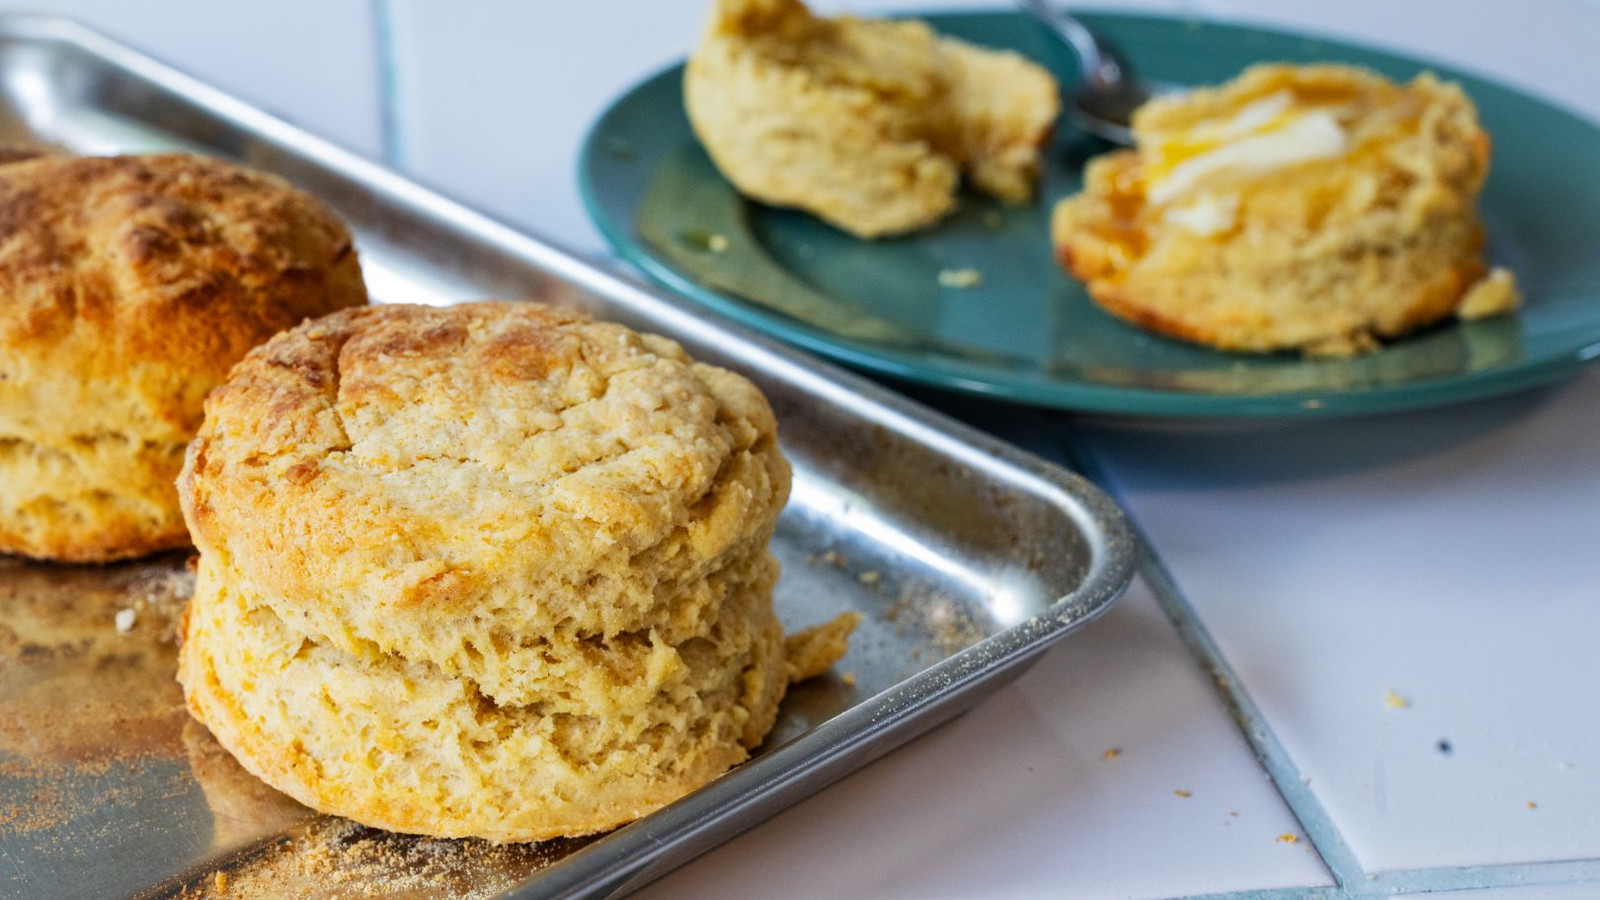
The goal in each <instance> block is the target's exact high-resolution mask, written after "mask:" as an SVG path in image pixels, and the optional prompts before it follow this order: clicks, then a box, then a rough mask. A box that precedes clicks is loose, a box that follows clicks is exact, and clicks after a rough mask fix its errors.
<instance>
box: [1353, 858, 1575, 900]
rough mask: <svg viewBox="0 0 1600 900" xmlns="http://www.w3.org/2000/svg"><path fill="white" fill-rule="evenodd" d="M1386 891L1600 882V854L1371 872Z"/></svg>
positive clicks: (1425, 891)
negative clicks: (1587, 857) (1536, 860)
mask: <svg viewBox="0 0 1600 900" xmlns="http://www.w3.org/2000/svg"><path fill="white" fill-rule="evenodd" d="M1369 877H1370V878H1371V879H1372V884H1374V885H1375V886H1378V887H1380V888H1381V889H1382V890H1383V891H1384V893H1386V894H1418V893H1434V892H1443V891H1471V890H1478V889H1486V888H1497V887H1537V886H1549V885H1557V884H1593V883H1596V882H1600V858H1593V859H1564V860H1544V861H1541V862H1525V863H1488V864H1485V865H1476V866H1438V867H1435V868H1429V869H1390V870H1386V871H1383V872H1377V873H1374V874H1373V875H1371V876H1369Z"/></svg>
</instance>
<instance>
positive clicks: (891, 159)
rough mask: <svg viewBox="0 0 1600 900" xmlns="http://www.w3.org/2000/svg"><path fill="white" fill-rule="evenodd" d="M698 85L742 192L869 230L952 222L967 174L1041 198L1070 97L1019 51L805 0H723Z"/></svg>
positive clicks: (692, 67) (694, 63) (714, 145)
mask: <svg viewBox="0 0 1600 900" xmlns="http://www.w3.org/2000/svg"><path fill="white" fill-rule="evenodd" d="M684 97H685V102H686V105H687V108H688V112H689V118H690V121H691V122H692V123H693V125H694V130H695V133H696V134H697V135H699V137H700V140H701V141H702V142H703V143H704V144H705V146H706V149H707V151H708V152H709V153H710V154H711V157H712V159H713V160H715V161H716V164H717V167H718V168H719V169H721V170H722V172H723V174H724V175H726V176H727V177H728V180H730V181H732V182H733V183H734V185H735V186H736V187H738V189H739V191H740V192H741V193H743V194H745V195H746V196H749V197H752V198H755V199H757V200H761V201H763V202H766V203H772V204H776V205H779V206H794V207H798V208H800V209H804V210H807V211H809V212H812V213H815V214H816V215H818V216H820V217H822V218H823V219H826V220H827V221H829V222H831V223H833V224H834V225H837V226H839V227H840V228H843V229H845V230H847V231H850V232H851V233H853V234H856V235H858V236H860V237H869V238H870V237H878V236H882V235H891V234H898V233H901V232H906V231H911V230H914V229H917V228H922V227H925V226H928V225H931V224H933V223H934V222H937V221H938V220H939V219H940V218H941V217H943V216H944V215H945V214H946V213H948V212H949V211H950V210H951V209H953V208H954V207H955V202H956V198H955V191H956V186H957V184H958V183H959V181H960V179H961V177H962V176H963V175H964V176H966V177H968V178H970V179H972V181H973V183H974V184H975V185H977V187H978V188H980V189H981V190H983V191H985V192H987V193H990V194H993V195H994V196H996V197H999V198H1001V199H1004V200H1009V201H1013V202H1016V201H1022V200H1026V199H1027V198H1028V197H1029V196H1031V195H1032V193H1033V185H1034V181H1035V180H1036V179H1037V178H1038V175H1039V170H1040V161H1039V152H1040V149H1041V148H1042V147H1043V145H1044V143H1045V141H1046V139H1047V138H1048V137H1049V133H1050V127H1051V125H1052V123H1053V122H1054V121H1055V118H1056V113H1057V112H1058V111H1059V107H1060V101H1059V98H1058V96H1057V90H1056V84H1055V80H1054V79H1053V78H1052V77H1051V76H1050V73H1049V72H1047V71H1045V70H1044V69H1043V68H1042V67H1040V66H1038V65H1036V64H1034V63H1032V62H1029V61H1028V60H1026V59H1024V58H1022V57H1021V56H1019V55H1017V54H1015V53H1010V52H1000V51H993V50H986V49H982V48H979V47H976V46H973V45H972V44H968V43H966V42H964V41H959V40H956V39H954V38H941V37H939V36H938V35H936V34H935V33H934V32H933V29H931V28H929V27H928V26H927V25H926V24H924V23H922V22H915V21H911V22H887V21H867V20H861V19H853V18H849V17H844V18H839V19H822V18H817V17H816V16H813V15H812V14H811V12H810V11H809V10H807V9H806V7H805V5H804V4H802V3H801V2H800V0H717V2H716V6H715V8H714V10H713V13H712V21H711V25H710V28H709V29H708V30H707V33H706V35H705V37H704V39H703V40H702V41H701V43H700V46H699V48H698V49H696V50H695V53H694V56H693V57H691V58H690V60H689V65H688V69H687V71H686V73H685V76H684Z"/></svg>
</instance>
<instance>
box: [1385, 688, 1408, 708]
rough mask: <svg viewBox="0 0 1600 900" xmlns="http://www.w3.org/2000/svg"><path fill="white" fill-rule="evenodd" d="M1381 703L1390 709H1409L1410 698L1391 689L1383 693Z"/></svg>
mask: <svg viewBox="0 0 1600 900" xmlns="http://www.w3.org/2000/svg"><path fill="white" fill-rule="evenodd" d="M1383 705H1384V706H1387V707H1389V708H1390V709H1410V708H1411V700H1410V699H1408V698H1407V697H1405V696H1404V695H1402V694H1399V693H1396V692H1395V691H1393V690H1391V691H1389V692H1388V693H1386V694H1384V695H1383Z"/></svg>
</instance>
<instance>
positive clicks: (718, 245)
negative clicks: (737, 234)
mask: <svg viewBox="0 0 1600 900" xmlns="http://www.w3.org/2000/svg"><path fill="white" fill-rule="evenodd" d="M706 249H707V250H710V251H711V252H712V253H726V252H728V238H727V236H726V235H721V234H713V235H712V236H711V237H708V238H706Z"/></svg>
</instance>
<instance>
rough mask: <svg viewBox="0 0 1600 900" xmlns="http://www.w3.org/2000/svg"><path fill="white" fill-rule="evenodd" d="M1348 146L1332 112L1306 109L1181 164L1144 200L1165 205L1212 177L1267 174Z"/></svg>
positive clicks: (1334, 153)
mask: <svg viewBox="0 0 1600 900" xmlns="http://www.w3.org/2000/svg"><path fill="white" fill-rule="evenodd" d="M1348 147H1349V138H1348V136H1347V135H1346V134H1345V131H1344V128H1343V127H1341V126H1340V125H1339V120H1338V119H1337V118H1335V117H1334V115H1333V113H1332V112H1329V111H1328V110H1325V109H1318V110H1312V111H1310V112H1307V113H1305V114H1303V115H1299V116H1296V117H1294V118H1293V119H1290V120H1289V121H1288V122H1286V123H1285V124H1284V125H1282V126H1281V127H1279V128H1276V129H1273V130H1271V131H1265V132H1261V133H1258V134H1252V135H1250V136H1248V137H1243V138H1240V139H1239V140H1237V141H1233V142H1232V143H1227V144H1223V145H1221V146H1219V147H1217V148H1216V149H1215V150H1210V151H1207V152H1205V153H1201V154H1199V155H1197V156H1193V157H1190V158H1189V159H1186V160H1184V161H1183V162H1181V163H1179V164H1177V165H1176V166H1173V167H1172V171H1170V172H1168V173H1167V174H1166V176H1165V177H1164V178H1161V179H1159V180H1157V181H1155V182H1154V183H1153V184H1152V185H1151V186H1150V189H1149V197H1150V200H1151V202H1153V203H1157V204H1162V203H1167V202H1170V201H1171V200H1173V199H1174V198H1176V197H1178V196H1180V195H1182V194H1184V193H1187V192H1188V191H1189V190H1191V189H1192V188H1193V187H1194V186H1195V185H1196V184H1197V183H1198V182H1199V181H1200V180H1201V179H1203V178H1205V177H1206V176H1207V175H1211V174H1213V173H1216V172H1221V171H1223V170H1232V171H1235V172H1247V173H1252V174H1257V173H1262V172H1269V171H1271V170H1273V169H1279V168H1283V167H1284V166H1291V165H1294V164H1296V163H1302V162H1310V161H1311V160H1315V159H1332V158H1333V157H1335V156H1339V155H1341V154H1343V153H1344V152H1345V150H1346V149H1348Z"/></svg>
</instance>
